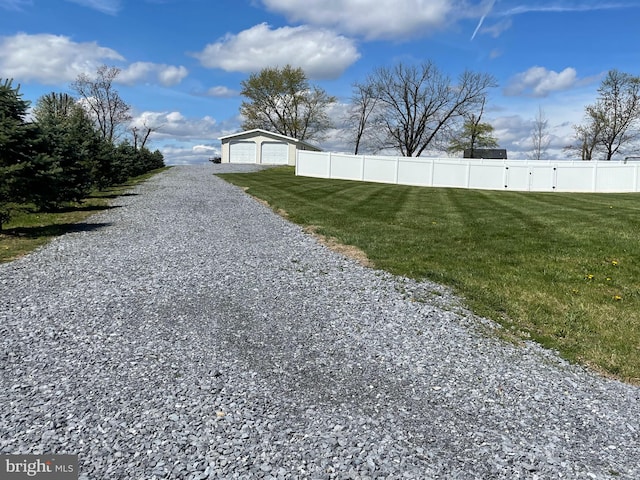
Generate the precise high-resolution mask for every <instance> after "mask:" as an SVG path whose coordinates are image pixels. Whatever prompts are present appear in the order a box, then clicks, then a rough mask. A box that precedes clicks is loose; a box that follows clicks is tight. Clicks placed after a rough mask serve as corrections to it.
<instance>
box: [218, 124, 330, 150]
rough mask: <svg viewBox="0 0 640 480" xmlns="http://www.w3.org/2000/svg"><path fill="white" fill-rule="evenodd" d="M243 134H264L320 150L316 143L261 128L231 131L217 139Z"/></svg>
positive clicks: (221, 139) (226, 138) (227, 138)
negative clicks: (229, 133)
mask: <svg viewBox="0 0 640 480" xmlns="http://www.w3.org/2000/svg"><path fill="white" fill-rule="evenodd" d="M245 135H249V136H251V135H266V136H267V137H273V138H277V139H280V140H286V141H288V142H293V143H298V144H300V145H304V146H305V147H308V148H310V149H313V150H318V151H319V150H320V148H319V147H317V146H316V145H312V144H310V143H307V142H304V141H302V140H298V139H297V138H293V137H287V136H286V135H282V134H281V133H275V132H270V131H268V130H263V129H262V128H254V129H253V130H245V131H244V132H238V133H232V134H231V135H225V136H224V137H219V138H218V140H220V141H223V140H229V139H231V138H235V137H241V136H245Z"/></svg>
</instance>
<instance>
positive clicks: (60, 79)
mask: <svg viewBox="0 0 640 480" xmlns="http://www.w3.org/2000/svg"><path fill="white" fill-rule="evenodd" d="M122 61H124V57H123V56H122V55H120V54H119V53H118V52H116V51H115V50H113V49H111V48H107V47H101V46H100V45H98V44H97V43H96V42H85V43H77V42H74V41H73V40H71V39H70V38H69V37H66V36H63V35H51V34H46V33H43V34H36V35H29V34H26V33H18V34H16V35H14V36H12V37H0V72H2V74H3V75H5V76H7V77H9V78H15V79H16V81H18V82H20V81H25V80H34V81H37V82H39V83H42V84H45V85H59V84H62V83H67V82H72V81H74V80H75V79H76V78H78V75H80V74H81V73H84V74H87V75H93V74H95V71H96V70H97V68H98V67H99V66H100V65H103V64H105V63H109V64H111V63H113V62H122ZM187 74H188V71H187V69H186V68H185V67H182V66H180V67H176V66H172V65H164V64H155V63H149V62H136V63H132V64H131V65H129V66H128V67H124V68H123V69H122V71H121V72H120V75H119V76H118V78H117V79H116V81H117V82H119V83H123V84H126V85H131V84H134V83H137V82H143V81H149V82H154V83H155V82H157V83H160V84H161V85H164V86H167V87H169V86H173V85H176V84H178V83H180V82H181V81H182V79H183V78H185V77H186V76H187Z"/></svg>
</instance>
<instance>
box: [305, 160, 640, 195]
mask: <svg viewBox="0 0 640 480" xmlns="http://www.w3.org/2000/svg"><path fill="white" fill-rule="evenodd" d="M296 175H301V176H309V177H322V178H339V179H348V180H365V181H370V182H382V183H399V184H402V185H419V186H426V187H429V186H433V187H454V188H475V189H487V190H514V191H532V192H554V191H555V192H638V191H640V164H638V163H629V164H627V163H622V162H596V161H593V162H581V161H577V162H573V161H546V160H545V161H527V160H472V159H452V158H422V157H380V156H364V155H361V156H356V155H346V154H336V153H327V152H308V151H299V152H298V157H297V160H296Z"/></svg>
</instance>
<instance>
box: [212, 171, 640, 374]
mask: <svg viewBox="0 0 640 480" xmlns="http://www.w3.org/2000/svg"><path fill="white" fill-rule="evenodd" d="M220 176H221V177H222V178H224V179H225V180H227V181H229V182H231V183H234V184H236V185H239V186H243V187H248V193H249V194H251V195H255V196H256V197H259V198H261V199H263V200H265V201H267V202H268V203H269V204H270V205H271V207H272V208H273V209H274V210H279V209H281V210H284V211H286V212H287V214H288V217H289V219H290V220H292V221H294V222H296V223H299V224H302V225H314V226H316V227H317V231H318V232H319V233H320V234H322V235H325V236H329V237H335V238H336V239H337V240H338V241H339V242H341V243H344V244H348V245H353V246H356V247H358V248H360V249H361V250H363V251H364V252H365V253H366V255H367V256H368V258H369V259H370V260H371V262H372V263H373V264H374V265H375V267H376V268H380V269H384V270H387V271H389V272H392V273H394V274H398V275H404V276H408V277H411V278H416V279H422V278H428V279H430V280H434V281H436V282H439V283H442V284H445V285H449V286H451V287H453V289H454V290H455V291H456V292H457V293H458V294H459V295H461V296H462V297H463V298H464V299H465V301H466V302H467V304H468V306H469V307H470V308H471V309H472V310H473V311H474V312H476V313H478V314H480V315H484V316H487V317H489V318H492V319H494V320H496V321H498V322H500V323H501V324H502V325H504V326H505V327H507V329H508V330H507V331H510V332H511V331H512V332H513V333H515V334H516V335H518V336H521V337H524V338H533V339H535V340H536V341H538V342H540V343H542V344H543V345H545V346H548V347H551V348H554V349H557V350H559V351H560V353H561V354H562V355H563V356H564V357H565V358H567V359H569V360H571V361H578V362H581V363H583V364H587V365H589V366H591V367H592V368H595V369H597V370H599V371H602V372H606V373H607V374H610V375H613V376H615V377H617V378H620V379H623V380H625V381H628V382H632V383H640V195H638V194H566V193H523V192H495V191H480V190H462V189H445V188H422V187H409V186H401V185H385V184H375V183H362V182H352V181H340V180H326V179H314V178H307V177H296V176H295V175H294V172H293V169H292V168H290V167H288V168H274V169H267V170H263V171H261V172H257V173H250V174H224V175H220Z"/></svg>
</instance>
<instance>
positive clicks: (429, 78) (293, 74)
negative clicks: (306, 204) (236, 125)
mask: <svg viewBox="0 0 640 480" xmlns="http://www.w3.org/2000/svg"><path fill="white" fill-rule="evenodd" d="M495 87H497V82H496V80H495V78H494V77H493V76H492V75H489V74H486V73H478V72H472V71H469V70H467V71H464V72H463V73H462V74H460V75H459V76H458V77H457V78H455V79H452V78H451V77H449V76H448V75H445V74H444V73H443V72H442V71H440V69H439V68H438V67H437V66H436V65H435V64H434V63H433V62H431V61H425V62H422V63H420V64H417V65H413V64H412V65H407V64H404V63H398V64H396V65H395V66H393V67H380V68H378V69H376V70H374V71H373V72H372V73H371V74H370V75H369V76H368V77H367V78H366V79H365V80H364V81H362V82H356V83H354V84H353V91H352V97H351V103H350V106H349V110H348V113H347V116H346V119H345V120H346V121H345V127H346V132H347V135H348V136H349V141H350V143H351V145H352V146H353V148H354V154H356V155H357V154H358V153H359V152H360V151H361V150H362V149H363V148H366V149H367V150H369V151H381V150H392V151H397V152H399V153H400V154H401V155H403V156H420V155H421V154H423V153H425V152H427V151H447V152H449V153H450V154H455V153H457V152H462V151H464V150H471V152H472V153H473V150H474V149H479V148H495V147H497V146H498V142H497V139H496V138H495V137H494V134H493V132H494V128H493V126H492V125H491V124H490V123H487V122H483V121H482V115H483V113H484V110H485V104H486V102H487V97H488V93H489V91H490V89H492V88H495ZM241 94H242V95H243V96H244V97H245V101H243V102H242V106H241V109H240V113H241V115H242V116H243V118H244V119H245V120H244V123H243V125H242V127H243V128H244V129H253V128H262V129H265V130H270V131H273V132H276V133H280V134H282V135H286V136H290V137H294V138H297V139H298V140H307V141H309V140H311V141H313V140H315V141H319V140H322V139H323V135H324V134H326V132H327V131H328V130H329V129H331V128H332V127H333V126H334V125H333V122H332V121H331V120H330V117H329V115H328V111H329V110H330V108H331V107H332V105H333V104H335V103H336V102H337V99H336V97H333V96H330V95H328V94H327V93H326V92H325V91H324V90H322V89H321V88H319V87H317V86H314V85H311V84H310V83H309V81H308V80H307V78H306V76H305V73H304V71H303V70H302V69H301V68H293V67H291V66H290V65H287V66H285V67H284V68H278V67H273V68H265V69H263V70H262V71H260V72H259V73H255V74H252V75H250V76H249V78H248V79H246V80H244V81H243V82H242V90H241ZM574 130H575V138H574V143H573V144H572V145H569V146H567V147H566V148H565V151H567V152H570V153H571V154H577V155H579V156H580V157H581V158H582V159H583V160H592V159H596V158H602V159H605V160H611V159H612V158H613V157H614V156H615V155H618V156H619V155H622V154H628V153H630V152H632V151H633V149H634V148H637V140H638V139H639V138H640V77H637V76H633V75H630V74H627V73H623V72H619V71H617V70H611V71H609V72H608V73H607V75H606V77H605V78H604V80H603V81H602V83H601V85H600V88H599V89H598V98H597V100H596V102H595V103H594V104H593V105H588V106H587V107H585V120H584V122H583V123H581V124H579V125H575V126H574ZM530 140H531V151H530V154H529V157H530V158H532V159H536V160H539V159H543V158H545V155H546V154H547V148H548V147H549V144H550V135H549V131H548V120H547V118H546V117H545V114H544V111H543V110H542V109H541V108H540V109H539V112H538V114H537V115H536V118H535V119H534V121H533V122H532V129H531V138H530Z"/></svg>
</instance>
